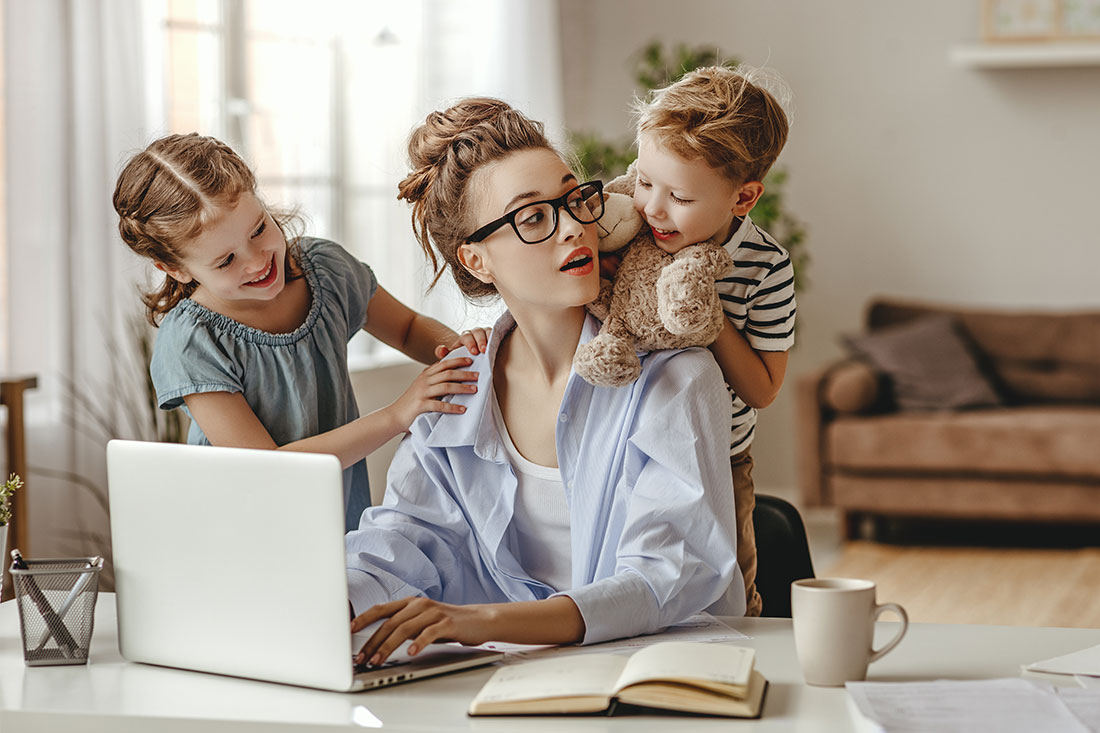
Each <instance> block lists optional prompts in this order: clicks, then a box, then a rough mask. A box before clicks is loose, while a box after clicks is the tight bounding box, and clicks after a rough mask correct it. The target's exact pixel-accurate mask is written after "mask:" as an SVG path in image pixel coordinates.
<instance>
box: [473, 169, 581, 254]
mask: <svg viewBox="0 0 1100 733" xmlns="http://www.w3.org/2000/svg"><path fill="white" fill-rule="evenodd" d="M562 207H564V208H565V210H566V211H567V212H569V216H571V217H573V219H574V220H575V221H577V222H579V223H581V224H591V223H592V222H594V221H598V220H599V218H600V217H601V216H603V181H589V182H588V183H582V184H581V185H579V186H577V187H576V188H571V189H569V190H568V191H566V192H565V194H564V195H562V196H559V197H557V198H556V199H549V200H547V201H535V202H533V203H530V204H524V205H523V206H521V207H519V208H518V209H516V210H515V211H509V212H508V213H507V214H505V215H504V216H502V217H500V218H499V219H497V220H496V221H491V222H489V223H488V224H486V225H485V226H483V227H481V228H480V229H478V230H477V231H476V232H474V233H473V234H471V235H470V236H468V237H466V241H467V242H480V241H481V240H483V239H485V238H486V237H488V236H489V235H490V234H492V233H493V232H495V231H496V230H497V229H500V228H501V227H502V226H504V225H505V224H511V225H512V229H514V230H515V232H516V236H517V237H519V238H520V240H521V241H523V242H525V243H526V244H538V243H539V242H545V241H546V240H547V239H549V238H550V237H552V236H554V232H556V231H557V230H558V209H560V208H562Z"/></svg>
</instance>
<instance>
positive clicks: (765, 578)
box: [752, 494, 814, 618]
mask: <svg viewBox="0 0 1100 733" xmlns="http://www.w3.org/2000/svg"><path fill="white" fill-rule="evenodd" d="M752 523H753V526H754V528H755V530H756V588H757V590H759V591H760V596H761V598H762V599H763V600H764V610H763V612H762V613H761V614H760V615H761V616H770V617H773V618H790V617H791V583H792V582H793V581H796V580H801V579H802V578H812V577H814V565H813V562H812V561H811V560H810V545H809V543H808V542H807V541H806V525H804V524H803V523H802V517H801V516H800V515H799V514H798V510H797V509H795V508H794V506H792V505H791V503H790V502H787V501H784V500H783V499H780V498H779V497H777V496H768V495H766V494H757V495H756V508H755V509H753V510H752Z"/></svg>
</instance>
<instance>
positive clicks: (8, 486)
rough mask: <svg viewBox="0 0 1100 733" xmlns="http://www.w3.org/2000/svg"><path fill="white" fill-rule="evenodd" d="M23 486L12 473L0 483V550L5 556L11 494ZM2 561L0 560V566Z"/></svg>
mask: <svg viewBox="0 0 1100 733" xmlns="http://www.w3.org/2000/svg"><path fill="white" fill-rule="evenodd" d="M22 487H23V479H21V478H19V474H15V473H13V474H12V475H11V476H9V477H8V480H7V481H5V482H4V483H3V484H0V550H2V551H3V552H4V553H5V557H6V556H7V548H8V522H10V521H11V504H10V503H9V502H10V500H11V495H12V494H14V493H15V492H16V491H17V490H18V489H20V488H22ZM3 564H4V563H3V562H2V561H0V566H2V565H3Z"/></svg>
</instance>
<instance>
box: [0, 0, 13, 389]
mask: <svg viewBox="0 0 1100 733" xmlns="http://www.w3.org/2000/svg"><path fill="white" fill-rule="evenodd" d="M3 10H4V6H3V4H2V3H0V372H6V371H7V370H8V369H9V368H10V366H11V365H10V364H9V363H8V354H9V353H10V352H9V350H8V321H9V318H10V313H11V309H10V308H9V306H8V293H10V292H11V290H9V289H8V192H7V189H6V186H7V182H8V175H7V172H8V167H7V160H6V158H5V157H4V156H5V151H6V150H7V136H6V135H5V132H6V131H5V129H4V120H6V119H7V114H6V110H5V109H4V106H5V101H6V100H7V98H8V95H7V89H5V88H4V80H5V79H7V74H6V69H5V68H4V12H3Z"/></svg>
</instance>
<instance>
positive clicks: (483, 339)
mask: <svg viewBox="0 0 1100 733" xmlns="http://www.w3.org/2000/svg"><path fill="white" fill-rule="evenodd" d="M490 331H492V329H491V328H471V329H470V330H469V331H463V332H462V333H460V334H458V338H457V339H455V341H454V342H453V343H452V344H451V345H450V346H445V345H444V344H440V345H439V346H436V347H435V358H436V359H442V358H443V357H444V356H446V355H447V354H449V353H451V352H452V351H454V350H455V349H457V348H459V347H460V346H465V347H466V348H467V349H468V350H469V351H470V353H471V354H474V355H477V354H480V353H482V352H484V351H485V347H486V346H488V344H489V332H490Z"/></svg>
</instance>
